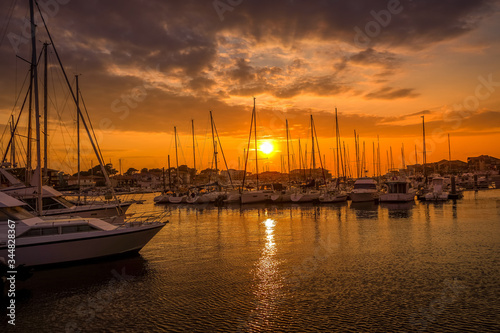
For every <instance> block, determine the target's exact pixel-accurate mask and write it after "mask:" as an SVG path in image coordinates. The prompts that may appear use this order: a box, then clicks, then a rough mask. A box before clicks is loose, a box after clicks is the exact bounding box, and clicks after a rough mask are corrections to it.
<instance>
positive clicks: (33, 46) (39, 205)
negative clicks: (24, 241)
mask: <svg viewBox="0 0 500 333" xmlns="http://www.w3.org/2000/svg"><path fill="white" fill-rule="evenodd" d="M29 4H30V20H31V74H32V80H33V88H34V91H33V93H34V97H35V124H36V125H35V126H36V162H37V166H36V172H35V174H36V175H37V178H38V179H37V181H36V183H37V187H38V188H37V192H38V198H37V212H38V215H42V209H43V207H42V173H41V169H40V167H41V165H42V156H41V147H40V107H39V100H38V73H37V72H38V71H37V64H36V61H37V59H36V35H35V34H36V26H35V17H34V13H33V0H29Z"/></svg>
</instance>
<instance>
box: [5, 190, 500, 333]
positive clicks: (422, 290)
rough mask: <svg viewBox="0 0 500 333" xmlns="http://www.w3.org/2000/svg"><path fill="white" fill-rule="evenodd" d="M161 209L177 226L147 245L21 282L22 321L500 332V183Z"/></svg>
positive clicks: (170, 327)
mask: <svg viewBox="0 0 500 333" xmlns="http://www.w3.org/2000/svg"><path fill="white" fill-rule="evenodd" d="M146 198H147V199H149V202H152V196H148V197H145V199H146ZM151 209H155V210H164V209H167V210H170V212H171V218H170V221H171V223H170V224H168V225H167V226H166V227H165V228H163V230H162V231H161V232H160V233H159V234H158V235H157V236H156V237H155V238H154V239H153V240H152V241H151V242H150V243H149V244H148V245H147V246H146V247H145V248H144V249H143V250H142V251H141V252H140V255H139V256H135V257H132V258H126V259H120V260H115V261H112V262H110V261H105V262H98V263H92V264H86V265H81V266H74V267H65V268H57V269H50V270H44V271H37V272H36V273H35V274H34V275H33V277H32V278H31V279H29V280H28V281H26V282H24V283H22V284H20V285H18V288H19V289H21V288H22V290H19V292H18V297H17V300H18V308H17V321H16V324H17V325H16V329H17V331H19V332H64V331H65V330H66V331H67V332H101V331H106V332H134V331H136V332H156V331H169V332H202V331H232V332H236V331H240V332H248V331H252V332H261V331H296V332H307V331H311V332H312V331H342V332H376V331H379V332H387V331H398V332H414V331H429V332H457V331H460V332H465V331H471V332H472V331H478V332H488V331H490V332H492V331H497V332H498V331H500V317H499V316H500V315H499V314H500V190H490V191H482V192H478V193H476V194H475V193H474V192H467V193H466V196H465V198H464V199H462V200H459V201H457V202H456V203H453V202H452V201H449V202H446V203H439V204H434V203H416V204H412V205H406V206H397V205H371V204H370V205H352V204H351V205H348V204H340V205H329V206H320V205H318V206H314V205H309V206H304V205H303V206H295V205H283V206H273V205H268V206H266V207H243V208H240V207H239V206H235V207H233V208H221V209H218V208H214V207H210V206H203V207H193V206H188V207H186V206H176V207H172V206H153V204H151V203H149V204H148V203H146V204H144V205H135V206H133V207H132V208H131V210H151ZM4 308H5V307H2V310H3V309H4ZM3 311H4V310H3ZM2 316H3V317H4V318H5V315H4V313H2ZM2 325H3V327H0V329H1V330H5V327H6V326H5V323H4V322H2ZM11 328H12V327H8V329H9V330H11ZM12 331H13V330H12Z"/></svg>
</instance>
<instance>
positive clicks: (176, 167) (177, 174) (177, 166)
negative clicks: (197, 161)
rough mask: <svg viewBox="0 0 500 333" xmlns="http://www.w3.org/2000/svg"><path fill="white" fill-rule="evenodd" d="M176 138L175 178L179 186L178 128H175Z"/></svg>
mask: <svg viewBox="0 0 500 333" xmlns="http://www.w3.org/2000/svg"><path fill="white" fill-rule="evenodd" d="M174 138H175V178H176V180H177V185H179V155H178V154H177V127H175V126H174Z"/></svg>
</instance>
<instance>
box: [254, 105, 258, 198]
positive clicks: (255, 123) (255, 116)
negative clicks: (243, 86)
mask: <svg viewBox="0 0 500 333" xmlns="http://www.w3.org/2000/svg"><path fill="white" fill-rule="evenodd" d="M255 100H256V98H255V97H254V98H253V113H254V116H253V124H254V134H255V175H256V177H257V189H258V188H259V159H258V150H257V149H258V148H257V147H258V146H257V112H256V111H255Z"/></svg>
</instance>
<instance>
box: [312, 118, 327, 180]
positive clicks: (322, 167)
mask: <svg viewBox="0 0 500 333" xmlns="http://www.w3.org/2000/svg"><path fill="white" fill-rule="evenodd" d="M311 127H312V129H313V131H314V136H316V145H317V146H318V156H319V163H320V166H321V172H322V174H323V181H324V182H325V185H326V175H325V166H324V165H323V161H322V160H321V151H320V150H319V141H318V134H317V133H316V126H315V125H314V119H313V116H312V115H311ZM314 136H313V137H314ZM313 143H314V142H313ZM313 149H314V147H313ZM323 157H324V156H323Z"/></svg>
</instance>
